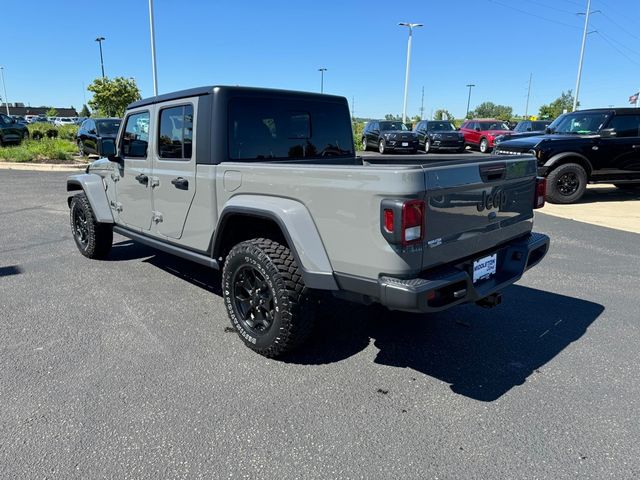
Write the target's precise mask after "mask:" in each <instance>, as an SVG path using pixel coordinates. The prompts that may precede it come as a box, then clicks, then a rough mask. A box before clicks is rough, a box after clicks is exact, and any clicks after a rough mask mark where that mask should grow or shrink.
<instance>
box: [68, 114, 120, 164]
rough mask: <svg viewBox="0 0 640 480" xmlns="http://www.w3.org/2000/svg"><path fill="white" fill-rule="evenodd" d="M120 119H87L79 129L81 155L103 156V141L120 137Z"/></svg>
mask: <svg viewBox="0 0 640 480" xmlns="http://www.w3.org/2000/svg"><path fill="white" fill-rule="evenodd" d="M120 122H121V120H120V119H119V118H87V119H86V120H85V121H84V122H82V125H80V128H79V129H78V135H77V138H76V140H77V142H78V149H79V150H80V154H81V155H101V145H102V139H104V138H113V139H115V138H116V136H117V135H118V129H119V128H120Z"/></svg>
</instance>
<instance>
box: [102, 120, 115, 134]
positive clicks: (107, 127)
mask: <svg viewBox="0 0 640 480" xmlns="http://www.w3.org/2000/svg"><path fill="white" fill-rule="evenodd" d="M96 127H97V129H98V133H99V134H100V135H116V134H117V133H118V129H119V128H120V120H98V121H96Z"/></svg>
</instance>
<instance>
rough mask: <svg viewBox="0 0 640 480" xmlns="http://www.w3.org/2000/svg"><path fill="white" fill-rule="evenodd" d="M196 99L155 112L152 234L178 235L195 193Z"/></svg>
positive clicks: (171, 103)
mask: <svg viewBox="0 0 640 480" xmlns="http://www.w3.org/2000/svg"><path fill="white" fill-rule="evenodd" d="M197 105H198V103H197V99H195V98H194V99H187V100H185V99H180V100H176V101H173V102H167V103H164V104H162V106H161V107H159V108H158V110H157V112H156V114H155V115H156V120H155V123H156V125H158V128H157V133H156V134H155V147H154V149H153V150H154V151H153V154H152V156H153V180H152V190H153V195H152V198H153V219H154V223H155V231H156V233H158V234H160V235H163V236H166V237H169V238H174V239H179V238H181V237H182V230H183V228H184V223H185V220H186V218H187V213H188V212H189V207H190V206H191V202H192V201H193V197H194V195H195V192H196V158H195V148H194V147H195V140H196V139H195V138H194V132H195V130H194V127H195V125H194V122H195V118H196V114H197Z"/></svg>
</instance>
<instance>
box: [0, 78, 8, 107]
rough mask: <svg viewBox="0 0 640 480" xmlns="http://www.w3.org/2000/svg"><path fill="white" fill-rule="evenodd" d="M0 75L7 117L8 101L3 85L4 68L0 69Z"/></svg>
mask: <svg viewBox="0 0 640 480" xmlns="http://www.w3.org/2000/svg"><path fill="white" fill-rule="evenodd" d="M0 74H1V75H2V90H3V91H4V106H5V108H6V109H7V115H9V100H8V99H7V85H6V84H5V83H4V67H0Z"/></svg>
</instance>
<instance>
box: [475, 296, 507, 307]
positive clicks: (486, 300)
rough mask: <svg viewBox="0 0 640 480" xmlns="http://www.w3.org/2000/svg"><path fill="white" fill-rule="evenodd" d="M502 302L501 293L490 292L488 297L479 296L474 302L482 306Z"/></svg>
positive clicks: (495, 304)
mask: <svg viewBox="0 0 640 480" xmlns="http://www.w3.org/2000/svg"><path fill="white" fill-rule="evenodd" d="M501 303H502V293H501V292H497V293H492V294H491V295H489V296H488V297H484V298H481V299H480V300H478V301H477V302H476V305H478V306H479V307H482V308H493V307H497V306H498V305H500V304H501Z"/></svg>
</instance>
